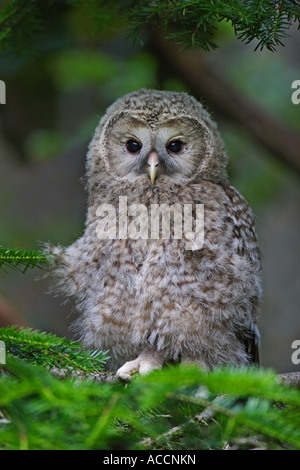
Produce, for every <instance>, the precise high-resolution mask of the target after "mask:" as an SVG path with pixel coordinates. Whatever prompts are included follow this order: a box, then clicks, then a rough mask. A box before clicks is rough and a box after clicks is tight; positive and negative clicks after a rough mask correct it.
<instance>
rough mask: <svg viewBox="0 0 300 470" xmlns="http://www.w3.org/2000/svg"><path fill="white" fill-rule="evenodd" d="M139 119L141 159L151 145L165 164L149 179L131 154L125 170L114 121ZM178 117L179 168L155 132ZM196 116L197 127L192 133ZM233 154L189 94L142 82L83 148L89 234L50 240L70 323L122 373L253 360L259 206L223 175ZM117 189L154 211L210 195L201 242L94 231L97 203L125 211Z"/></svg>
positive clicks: (202, 201)
mask: <svg viewBox="0 0 300 470" xmlns="http://www.w3.org/2000/svg"><path fill="white" fill-rule="evenodd" d="M170 117H171V119H172V122H171V121H170ZM133 118H134V119H133ZM120 119H121V121H120ZM126 119H128V123H127V121H126ZM136 119H138V120H139V121H138V128H139V129H140V130H139V132H140V134H139V137H140V138H143V139H144V140H143V142H144V143H143V149H142V150H141V153H142V152H143V151H144V152H145V157H144V158H146V159H147V158H148V155H149V153H151V151H155V152H157V155H158V158H159V162H160V161H162V162H163V163H162V166H161V168H162V170H161V173H160V174H159V177H158V178H157V179H156V181H155V183H154V184H152V183H151V181H150V179H149V176H148V175H147V174H146V173H143V172H141V171H140V168H141V164H140V163H139V165H138V164H137V166H136V170H135V168H134V166H133V163H132V160H130V165H129V164H128V173H126V171H125V170H126V161H127V160H126V159H127V155H126V154H124V152H125V151H124V145H123V144H122V145H121V143H120V144H119V143H118V138H119V137H118V136H119V135H120V133H121V131H120V129H119V127H120V124H118V122H119V123H120V122H121V126H125V131H126V132H127V128H130V135H136V132H137V130H136V129H135V128H134V126H135V125H136V122H137V121H136ZM176 119H177V120H178V129H176V132H177V134H178V135H181V134H184V135H185V133H186V135H187V136H188V137H187V144H186V146H185V149H184V152H183V154H182V161H181V160H178V161H179V166H180V165H182V168H183V170H182V172H181V171H176V172H174V173H172V171H171V170H170V169H169V168H168V166H167V162H168V158H169V157H168V156H167V155H165V154H164V150H162V148H163V146H162V143H160V141H159V139H165V136H164V135H163V136H162V135H161V136H160V134H159V132H160V129H161V128H162V127H163V126H165V128H166V131H164V132H165V134H166V133H167V132H168V128H169V127H170V128H171V130H170V132H171V134H172V135H173V134H174V127H175V128H176ZM118 120H119V121H118ZM166 122H167V123H166ZM170 122H171V123H170ZM192 122H196V124H197V125H196V124H195V126H194V129H196V130H193V133H191V134H190V130H189V129H188V126H189V124H188V123H192ZM134 123H135V124H134ZM182 123H184V124H182ZM118 126H119V127H118ZM132 126H133V127H132ZM168 126H169V127H168ZM197 126H198V127H197ZM198 128H199V132H198V130H197V129H198ZM116 129H117V130H116ZM141 129H142V130H141ZM200 130H201V132H200ZM125 131H124V132H125ZM190 135H191V137H189V136H190ZM141 136H142V137H141ZM147 139H148V141H149V142H151V143H150V144H149V148H148V150H147V143H146V141H147ZM189 139H190V140H189ZM164 145H165V144H164ZM197 149H198V150H197ZM199 149H200V150H199ZM139 158H142V156H140V157H139ZM128 161H129V160H128ZM226 162H227V156H226V153H225V150H224V147H223V143H222V140H221V138H220V136H219V134H218V131H217V127H216V124H215V123H214V122H213V121H212V120H211V118H210V116H209V114H208V112H207V111H206V110H205V109H204V108H203V106H202V105H201V104H200V103H198V102H197V101H196V100H195V99H194V98H192V97H190V96H189V95H187V94H185V93H172V92H160V91H155V90H140V91H138V92H134V93H131V94H129V95H126V96H125V97H124V98H121V99H120V100H118V101H117V102H116V103H114V104H113V105H112V106H111V107H110V108H109V109H108V111H107V113H106V114H105V116H104V117H103V118H102V119H101V121H100V123H99V126H98V128H97V129H96V132H95V136H94V138H93V140H92V142H91V144H90V147H89V153H88V156H87V173H86V182H87V191H88V194H89V205H88V211H87V218H86V227H85V232H84V234H83V236H82V237H81V238H80V239H78V240H77V241H76V242H75V243H73V244H72V245H71V246H69V247H66V248H65V247H51V246H49V247H48V252H50V253H51V254H52V255H53V259H54V265H53V272H54V275H55V276H56V278H57V283H56V286H57V288H58V289H59V290H60V292H63V293H64V295H65V296H67V297H68V298H70V299H71V300H72V302H73V303H74V305H75V308H76V309H77V311H78V313H79V317H78V319H77V320H76V322H75V323H74V324H73V329H74V331H75V332H76V333H77V336H78V337H79V339H80V341H82V342H83V343H85V344H86V345H87V346H88V347H92V348H97V349H102V350H109V355H110V361H109V368H110V369H111V370H116V369H118V368H121V369H119V370H122V373H123V372H124V370H125V373H123V375H122V374H121V373H120V376H121V377H122V378H124V377H127V375H128V374H129V375H130V374H131V373H132V372H133V371H136V370H140V372H141V373H142V371H144V372H146V371H148V370H151V369H154V368H157V367H161V366H162V365H163V364H164V363H165V362H167V361H195V362H197V363H198V364H200V365H201V366H203V367H205V368H209V369H211V368H214V367H215V366H217V365H224V364H232V365H243V364H244V365H245V364H251V363H253V362H257V361H258V342H259V333H258V330H257V326H256V322H257V315H258V309H259V303H260V299H261V291H262V289H261V263H260V254H259V248H258V244H257V237H256V233H255V227H254V219H253V215H252V212H251V210H250V208H249V206H248V204H247V203H246V201H245V200H244V199H243V197H242V196H241V195H240V194H239V192H238V191H237V190H236V189H235V188H233V187H232V186H230V185H229V184H228V181H227V175H226ZM172 168H173V167H172ZM118 171H120V173H119V174H118ZM135 171H136V173H135ZM120 196H126V198H127V203H128V205H130V204H137V203H138V204H143V205H144V206H146V207H147V208H149V207H151V204H169V205H170V204H177V203H178V204H180V205H181V206H183V205H184V204H203V205H204V243H203V246H202V247H201V249H196V250H190V249H187V244H186V243H187V240H186V239H185V237H184V236H183V237H182V239H176V238H175V236H174V231H172V230H171V232H170V237H169V239H163V238H162V237H159V238H158V239H151V238H148V239H141V238H137V239H132V238H127V239H118V238H117V237H116V238H115V239H99V237H97V234H96V232H97V223H98V221H99V217H98V216H97V208H98V207H99V205H100V204H103V203H106V204H111V205H112V206H113V207H115V208H116V216H117V217H118V215H119V213H118V210H119V209H118V207H119V197H120ZM160 234H161V233H160ZM124 364H125V365H124ZM126 364H127V365H126ZM124 367H125V369H124Z"/></svg>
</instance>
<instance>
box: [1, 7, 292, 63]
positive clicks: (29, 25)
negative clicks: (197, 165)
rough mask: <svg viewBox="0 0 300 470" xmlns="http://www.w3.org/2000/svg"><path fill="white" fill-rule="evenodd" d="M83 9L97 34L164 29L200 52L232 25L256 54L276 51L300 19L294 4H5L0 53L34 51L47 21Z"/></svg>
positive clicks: (136, 34)
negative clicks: (224, 23)
mask: <svg viewBox="0 0 300 470" xmlns="http://www.w3.org/2000/svg"><path fill="white" fill-rule="evenodd" d="M83 4H84V8H85V11H88V12H89V15H90V18H93V21H94V31H95V34H98V33H99V32H101V30H102V29H105V28H106V29H107V28H109V27H112V29H115V28H116V25H118V31H119V30H120V28H122V27H123V28H125V29H127V31H128V33H129V35H130V36H131V37H133V38H134V39H138V38H140V33H141V30H143V29H144V27H145V25H148V26H150V27H160V28H164V29H165V32H166V36H167V37H169V38H171V37H172V38H175V39H176V41H177V42H179V43H181V44H183V45H184V46H185V47H191V46H198V47H201V48H202V49H204V50H210V49H213V48H215V47H217V44H216V42H215V39H214V33H215V32H216V31H217V30H218V28H219V25H220V22H221V21H227V22H230V24H231V25H232V26H233V29H234V32H235V34H236V37H237V38H238V39H239V40H241V41H244V42H245V43H249V42H252V41H253V40H256V41H257V45H256V49H257V48H259V49H263V48H264V47H265V48H267V49H269V50H271V51H275V50H276V48H277V47H278V46H279V45H283V41H284V39H285V38H286V37H287V36H288V30H289V28H290V26H291V25H292V23H294V22H296V23H297V24H299V20H300V3H299V1H298V0H280V1H278V0H153V1H151V2H144V1H142V0H139V1H133V0H116V1H114V2H113V3H109V4H108V2H105V1H104V0H84V1H83V0H63V1H62V0H43V2H40V1H38V0H31V1H30V2H28V1H27V0H13V1H12V0H11V1H9V0H7V1H4V2H3V6H2V10H1V11H0V48H1V49H9V50H11V51H13V52H14V53H15V54H23V53H24V52H25V51H26V52H28V51H32V50H34V48H35V47H36V44H37V43H38V40H39V39H40V37H41V35H42V31H43V26H44V25H45V23H46V22H47V19H48V18H49V16H50V17H51V15H53V17H57V15H59V17H60V18H62V17H63V14H64V12H65V11H68V10H70V9H71V8H76V7H80V6H82V5H83Z"/></svg>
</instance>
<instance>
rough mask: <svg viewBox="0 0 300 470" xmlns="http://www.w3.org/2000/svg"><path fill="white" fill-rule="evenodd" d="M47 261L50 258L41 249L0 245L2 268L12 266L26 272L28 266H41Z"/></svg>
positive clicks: (0, 266) (0, 263) (0, 264)
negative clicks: (12, 247)
mask: <svg viewBox="0 0 300 470" xmlns="http://www.w3.org/2000/svg"><path fill="white" fill-rule="evenodd" d="M47 263H49V258H48V257H47V256H46V255H45V254H43V253H41V252H39V251H34V250H16V249H11V248H1V247H0V268H5V267H10V268H13V269H18V270H19V271H22V272H23V273H24V272H25V271H26V270H27V269H28V268H34V267H41V266H40V265H42V264H47Z"/></svg>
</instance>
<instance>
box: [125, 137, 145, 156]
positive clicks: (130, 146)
mask: <svg viewBox="0 0 300 470" xmlns="http://www.w3.org/2000/svg"><path fill="white" fill-rule="evenodd" d="M125 147H126V150H127V151H128V152H129V153H138V152H139V151H140V150H141V148H142V144H141V143H140V142H138V141H137V140H134V139H129V140H127V142H126V144H125Z"/></svg>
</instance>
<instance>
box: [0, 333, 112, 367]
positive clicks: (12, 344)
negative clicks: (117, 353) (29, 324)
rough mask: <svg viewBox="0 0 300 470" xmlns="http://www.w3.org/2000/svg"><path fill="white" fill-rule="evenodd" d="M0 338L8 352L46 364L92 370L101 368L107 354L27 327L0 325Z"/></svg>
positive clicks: (27, 360)
mask: <svg viewBox="0 0 300 470" xmlns="http://www.w3.org/2000/svg"><path fill="white" fill-rule="evenodd" d="M0 340H1V341H4V343H5V346H6V351H7V354H8V355H12V356H14V357H17V358H19V359H22V360H23V361H25V362H30V363H32V364H38V365H41V366H47V367H49V368H51V367H56V368H59V369H66V368H67V369H68V370H69V371H72V370H77V371H84V372H95V371H100V370H102V369H103V366H104V364H105V362H106V360H107V358H108V356H107V353H106V352H102V351H100V350H88V349H86V348H84V346H83V345H82V344H80V343H79V342H77V341H72V340H67V339H66V338H60V337H58V336H56V335H54V334H52V333H45V332H41V331H38V330H32V329H31V328H17V327H14V326H11V327H5V328H0Z"/></svg>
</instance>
